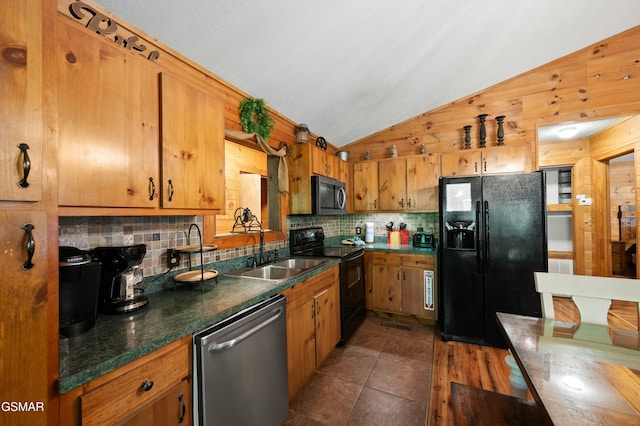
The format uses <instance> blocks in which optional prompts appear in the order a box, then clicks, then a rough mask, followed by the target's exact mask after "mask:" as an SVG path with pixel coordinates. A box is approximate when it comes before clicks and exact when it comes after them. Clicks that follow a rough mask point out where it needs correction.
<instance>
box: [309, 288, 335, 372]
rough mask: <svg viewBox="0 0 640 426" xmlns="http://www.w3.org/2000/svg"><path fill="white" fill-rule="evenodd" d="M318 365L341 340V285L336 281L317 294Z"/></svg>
mask: <svg viewBox="0 0 640 426" xmlns="http://www.w3.org/2000/svg"><path fill="white" fill-rule="evenodd" d="M314 299H315V303H316V366H319V365H320V364H322V363H323V362H324V360H325V359H327V357H328V356H329V355H330V354H331V352H333V349H334V348H335V347H336V344H337V343H338V341H339V340H340V286H339V284H338V283H334V284H333V285H332V286H331V287H329V288H326V289H325V290H323V291H322V292H321V293H320V294H318V295H316V297H315V298H314Z"/></svg>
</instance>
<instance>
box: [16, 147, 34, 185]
mask: <svg viewBox="0 0 640 426" xmlns="http://www.w3.org/2000/svg"><path fill="white" fill-rule="evenodd" d="M18 148H19V149H20V151H21V153H22V179H20V182H18V186H19V187H20V188H26V187H28V186H29V182H27V179H28V178H29V172H30V171H31V159H29V153H27V150H28V149H29V145H27V144H26V143H21V144H20V145H18Z"/></svg>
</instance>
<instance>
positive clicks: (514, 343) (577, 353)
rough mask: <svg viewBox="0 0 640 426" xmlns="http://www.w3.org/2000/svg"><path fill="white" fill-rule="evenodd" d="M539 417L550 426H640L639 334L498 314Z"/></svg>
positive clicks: (597, 326)
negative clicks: (541, 416)
mask: <svg viewBox="0 0 640 426" xmlns="http://www.w3.org/2000/svg"><path fill="white" fill-rule="evenodd" d="M497 320H498V324H499V326H500V328H501V330H502V332H503V334H504V337H505V340H506V342H507V345H508V346H509V349H510V350H511V353H512V354H513V356H514V358H515V360H516V362H517V364H518V366H519V367H520V371H521V372H522V375H523V377H524V379H525V381H526V382H527V386H528V387H529V390H530V391H531V394H532V396H533V398H534V399H535V401H536V403H537V404H538V407H540V409H541V411H542V413H543V417H544V418H545V420H546V421H547V423H548V424H554V425H640V332H639V331H637V330H627V329H617V328H612V327H606V326H600V325H593V324H585V323H572V322H563V321H556V320H550V319H543V318H534V317H528V316H522V315H514V314H506V313H501V312H499V313H497Z"/></svg>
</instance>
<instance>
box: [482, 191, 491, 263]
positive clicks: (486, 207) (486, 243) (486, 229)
mask: <svg viewBox="0 0 640 426" xmlns="http://www.w3.org/2000/svg"><path fill="white" fill-rule="evenodd" d="M484 233H485V236H484V248H485V264H486V268H485V271H489V268H490V267H491V244H490V243H491V241H490V238H491V230H490V229H489V202H488V201H485V202H484Z"/></svg>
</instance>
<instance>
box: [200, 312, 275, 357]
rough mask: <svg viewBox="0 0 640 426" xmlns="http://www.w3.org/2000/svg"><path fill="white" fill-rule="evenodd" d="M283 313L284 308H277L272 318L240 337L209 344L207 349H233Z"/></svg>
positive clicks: (212, 350)
mask: <svg viewBox="0 0 640 426" xmlns="http://www.w3.org/2000/svg"><path fill="white" fill-rule="evenodd" d="M281 315H282V308H278V309H276V313H275V314H274V315H273V316H272V317H271V318H269V319H268V320H265V321H263V322H261V323H260V324H258V325H256V326H255V327H253V328H251V329H249V330H247V331H245V332H244V333H242V334H241V335H239V336H238V337H234V338H233V339H230V340H227V341H225V342H222V343H212V344H211V345H209V347H208V348H207V350H208V351H209V352H221V351H224V350H227V349H231V348H232V347H234V346H235V345H237V344H238V343H240V342H242V341H243V340H244V339H246V338H247V337H249V336H251V335H252V334H255V333H257V332H258V331H260V330H262V329H263V328H264V327H266V326H268V325H269V324H271V323H272V322H274V321H275V320H277V319H278V318H280V316H281Z"/></svg>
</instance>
